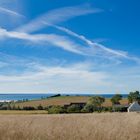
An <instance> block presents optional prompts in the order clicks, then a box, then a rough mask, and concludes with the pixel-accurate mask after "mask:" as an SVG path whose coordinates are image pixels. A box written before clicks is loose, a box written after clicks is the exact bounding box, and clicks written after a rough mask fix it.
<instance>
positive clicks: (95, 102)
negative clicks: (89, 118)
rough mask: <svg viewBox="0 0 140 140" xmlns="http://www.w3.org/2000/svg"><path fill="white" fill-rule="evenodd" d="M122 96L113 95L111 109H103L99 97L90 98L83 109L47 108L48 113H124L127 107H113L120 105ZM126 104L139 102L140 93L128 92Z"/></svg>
mask: <svg viewBox="0 0 140 140" xmlns="http://www.w3.org/2000/svg"><path fill="white" fill-rule="evenodd" d="M122 98H123V96H122V95H121V94H115V95H114V96H113V97H112V98H111V99H110V100H111V102H112V107H103V106H102V104H103V103H104V102H105V98H104V97H101V96H93V97H90V99H89V101H88V102H87V104H86V105H85V106H84V107H80V106H78V105H72V106H69V107H68V108H64V107H60V106H52V107H50V108H48V113H50V114H52V113H91V112H106V111H109V112H114V111H115V112H118V111H119V112H126V111H127V107H123V106H115V105H120V101H121V100H122ZM127 98H128V103H132V102H134V101H138V102H140V93H139V91H135V92H130V93H129V95H128V97H127Z"/></svg>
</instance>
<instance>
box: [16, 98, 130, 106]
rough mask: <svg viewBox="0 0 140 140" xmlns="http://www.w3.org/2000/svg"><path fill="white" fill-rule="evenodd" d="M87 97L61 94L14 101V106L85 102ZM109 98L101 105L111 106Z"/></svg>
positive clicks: (123, 102) (123, 101)
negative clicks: (45, 97)
mask: <svg viewBox="0 0 140 140" xmlns="http://www.w3.org/2000/svg"><path fill="white" fill-rule="evenodd" d="M88 99H89V97H87V96H61V97H54V98H49V99H43V100H35V101H28V102H23V103H16V106H20V107H23V106H34V107H36V106H38V105H40V104H41V105H42V106H44V107H46V106H50V105H64V104H69V103H71V102H87V101H88ZM127 102H128V101H127V99H123V100H122V101H121V104H127ZM111 105H112V104H111V102H110V99H106V101H105V103H104V104H103V106H111Z"/></svg>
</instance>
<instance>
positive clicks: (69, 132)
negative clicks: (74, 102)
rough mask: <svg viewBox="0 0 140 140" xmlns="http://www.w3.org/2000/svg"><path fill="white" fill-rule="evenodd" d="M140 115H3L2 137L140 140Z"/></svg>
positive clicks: (5, 139)
mask: <svg viewBox="0 0 140 140" xmlns="http://www.w3.org/2000/svg"><path fill="white" fill-rule="evenodd" d="M139 138H140V114H138V113H101V114H96V113H93V114H71V115H0V139H1V140H139Z"/></svg>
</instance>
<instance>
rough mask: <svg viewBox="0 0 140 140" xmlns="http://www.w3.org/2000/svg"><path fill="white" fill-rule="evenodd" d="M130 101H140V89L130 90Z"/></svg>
mask: <svg viewBox="0 0 140 140" xmlns="http://www.w3.org/2000/svg"><path fill="white" fill-rule="evenodd" d="M128 101H129V103H132V102H134V101H138V102H139V101H140V93H139V91H135V92H130V93H129V95H128Z"/></svg>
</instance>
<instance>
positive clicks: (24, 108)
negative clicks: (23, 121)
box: [23, 106, 35, 110]
mask: <svg viewBox="0 0 140 140" xmlns="http://www.w3.org/2000/svg"><path fill="white" fill-rule="evenodd" d="M23 110H35V108H34V107H32V106H24V107H23Z"/></svg>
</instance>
